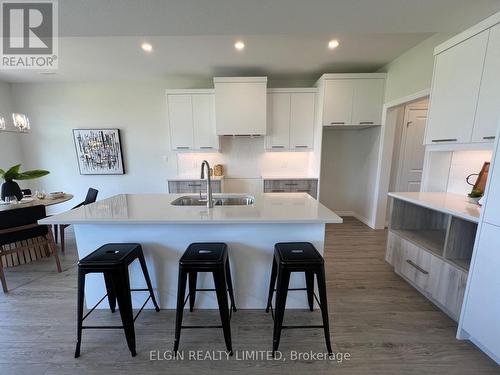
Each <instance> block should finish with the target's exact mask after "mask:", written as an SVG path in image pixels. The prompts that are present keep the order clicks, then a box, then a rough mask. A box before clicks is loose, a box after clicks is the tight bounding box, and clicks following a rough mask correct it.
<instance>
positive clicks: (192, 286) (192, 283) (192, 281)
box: [189, 271, 198, 312]
mask: <svg viewBox="0 0 500 375" xmlns="http://www.w3.org/2000/svg"><path fill="white" fill-rule="evenodd" d="M197 280H198V272H196V271H191V272H189V311H190V312H192V311H193V309H194V302H195V300H196V282H197Z"/></svg>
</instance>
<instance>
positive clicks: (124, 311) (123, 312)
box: [112, 267, 136, 357]
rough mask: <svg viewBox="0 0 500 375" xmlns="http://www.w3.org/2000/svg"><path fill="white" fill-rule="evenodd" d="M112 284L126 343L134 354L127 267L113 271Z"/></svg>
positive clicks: (132, 319) (132, 315) (132, 318)
mask: <svg viewBox="0 0 500 375" xmlns="http://www.w3.org/2000/svg"><path fill="white" fill-rule="evenodd" d="M112 275H113V285H114V286H115V291H116V298H117V300H118V308H119V310H120V316H121V319H122V325H123V330H124V331H125V338H126V339H127V345H128V348H129V350H130V353H131V354H132V357H135V356H136V351H135V330H134V314H133V311H132V298H131V296H130V280H129V275H128V269H127V268H126V267H124V268H123V269H121V270H120V271H117V272H113V274H112Z"/></svg>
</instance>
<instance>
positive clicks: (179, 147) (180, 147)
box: [176, 146, 190, 150]
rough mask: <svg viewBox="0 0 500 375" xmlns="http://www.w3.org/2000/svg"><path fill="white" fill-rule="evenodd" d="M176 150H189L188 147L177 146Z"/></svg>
mask: <svg viewBox="0 0 500 375" xmlns="http://www.w3.org/2000/svg"><path fill="white" fill-rule="evenodd" d="M176 149H177V150H189V149H190V147H189V146H177V147H176Z"/></svg>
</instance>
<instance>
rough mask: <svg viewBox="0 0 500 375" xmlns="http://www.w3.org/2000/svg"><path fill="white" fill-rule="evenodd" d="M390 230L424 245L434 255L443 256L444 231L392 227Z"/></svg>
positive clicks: (419, 244)
mask: <svg viewBox="0 0 500 375" xmlns="http://www.w3.org/2000/svg"><path fill="white" fill-rule="evenodd" d="M392 231H393V232H394V233H396V234H398V235H399V236H401V237H403V238H406V239H407V240H408V241H411V242H413V243H415V244H416V245H418V246H421V247H424V248H425V249H427V250H429V251H430V252H432V253H434V254H436V255H439V256H443V249H444V243H445V239H446V231H443V230H407V229H392Z"/></svg>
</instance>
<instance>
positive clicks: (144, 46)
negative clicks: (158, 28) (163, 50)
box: [141, 43, 153, 52]
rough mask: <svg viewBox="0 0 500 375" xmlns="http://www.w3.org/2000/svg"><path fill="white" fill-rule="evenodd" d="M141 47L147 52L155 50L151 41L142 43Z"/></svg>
mask: <svg viewBox="0 0 500 375" xmlns="http://www.w3.org/2000/svg"><path fill="white" fill-rule="evenodd" d="M141 48H142V49H143V50H144V51H146V52H152V51H153V46H152V45H151V44H149V43H142V44H141Z"/></svg>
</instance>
